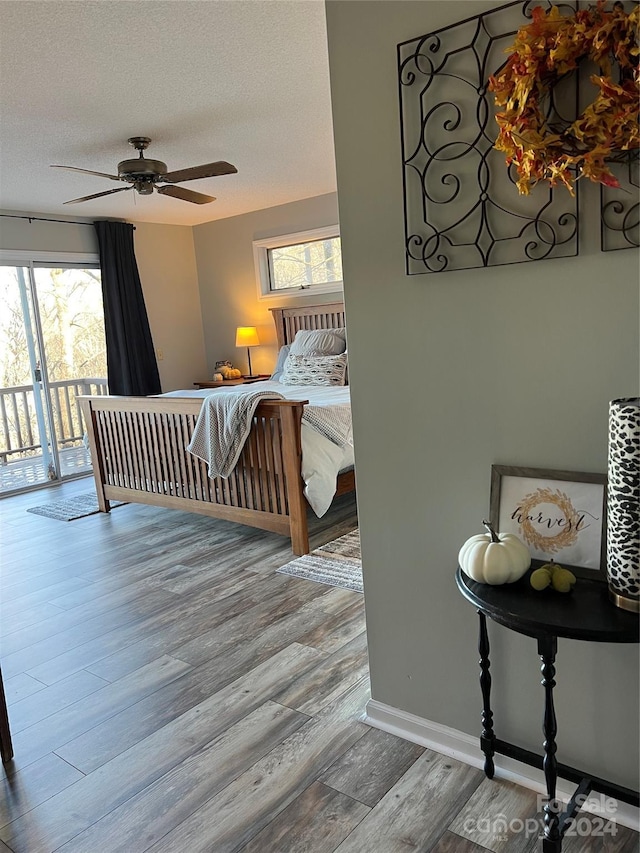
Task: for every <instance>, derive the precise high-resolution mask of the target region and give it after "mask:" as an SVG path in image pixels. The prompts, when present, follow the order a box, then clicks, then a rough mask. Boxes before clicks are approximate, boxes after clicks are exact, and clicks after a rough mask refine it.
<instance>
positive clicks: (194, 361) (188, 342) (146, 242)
mask: <svg viewBox="0 0 640 853" xmlns="http://www.w3.org/2000/svg"><path fill="white" fill-rule="evenodd" d="M2 213H10V211H2ZM18 215H19V216H24V215H25V214H24V213H23V212H20V213H19V214H18ZM32 215H33V216H34V217H38V216H40V217H43V218H44V219H48V218H54V219H62V218H63V217H58V216H55V217H51V214H46V213H43V214H38V213H33V212H32ZM77 222H83V220H82V219H81V218H78V217H75V218H74V220H72V221H71V222H69V223H66V222H65V223H64V224H62V223H60V222H49V221H41V220H39V219H37V218H35V219H33V220H32V221H31V222H30V221H29V220H27V219H18V218H2V219H0V249H6V250H10V251H11V250H12V251H23V252H52V253H55V252H75V253H81V254H87V253H89V254H96V255H97V253H98V241H97V238H96V234H95V230H94V228H93V227H92V223H91V220H86V222H87V224H84V223H83V224H76V223H77ZM134 244H135V251H136V260H137V262H138V270H139V272H140V280H141V282H142V290H143V293H144V298H145V303H146V306H147V314H148V317H149V325H150V327H151V336H152V338H153V342H154V346H155V347H156V350H160V351H161V354H162V356H163V358H162V360H160V361H158V370H159V373H160V380H161V383H162V389H163V391H170V390H173V389H177V388H190V387H192V383H193V382H194V381H195V380H197V379H199V378H202V376H203V375H206V361H205V354H204V336H203V331H202V317H201V314H200V297H199V292H198V278H197V272H196V262H195V254H194V248H193V235H192V229H191V228H190V227H188V226H184V225H152V224H150V223H147V222H143V223H137V224H136V230H135V232H134Z"/></svg>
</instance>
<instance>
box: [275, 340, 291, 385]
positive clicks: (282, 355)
mask: <svg viewBox="0 0 640 853" xmlns="http://www.w3.org/2000/svg"><path fill="white" fill-rule="evenodd" d="M290 349H291V345H290V344H287V345H286V346H283V347H280V351H279V352H278V360H277V362H276V366H275V369H274V371H273V373H272V374H271V379H272V380H273V381H274V382H279V381H280V377H281V376H282V371H283V369H284V363H285V361H286V359H287V356H288V355H289V350H290Z"/></svg>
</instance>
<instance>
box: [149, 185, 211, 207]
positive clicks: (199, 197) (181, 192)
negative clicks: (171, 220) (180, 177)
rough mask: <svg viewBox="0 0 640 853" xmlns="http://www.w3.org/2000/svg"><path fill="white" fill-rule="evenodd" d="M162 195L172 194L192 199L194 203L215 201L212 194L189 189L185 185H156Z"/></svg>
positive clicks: (174, 196)
mask: <svg viewBox="0 0 640 853" xmlns="http://www.w3.org/2000/svg"><path fill="white" fill-rule="evenodd" d="M156 189H157V190H158V192H159V193H161V194H162V195H170V196H171V197H172V198H181V199H182V200H183V201H191V202H193V204H209V202H210V201H215V198H214V197H213V196H212V195H205V194H204V193H196V192H194V191H193V190H187V189H185V188H184V187H156Z"/></svg>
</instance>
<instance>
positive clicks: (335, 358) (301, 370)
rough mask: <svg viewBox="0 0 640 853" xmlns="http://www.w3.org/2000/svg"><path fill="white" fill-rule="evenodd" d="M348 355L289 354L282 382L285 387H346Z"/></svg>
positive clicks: (281, 378)
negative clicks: (345, 377) (345, 376)
mask: <svg viewBox="0 0 640 853" xmlns="http://www.w3.org/2000/svg"><path fill="white" fill-rule="evenodd" d="M346 369H347V354H346V353H342V354H341V355H316V356H312V355H294V354H293V353H291V352H290V353H289V355H288V356H287V360H286V361H285V363H284V369H283V371H282V376H281V377H280V382H281V383H282V384H283V385H344V375H345V372H346Z"/></svg>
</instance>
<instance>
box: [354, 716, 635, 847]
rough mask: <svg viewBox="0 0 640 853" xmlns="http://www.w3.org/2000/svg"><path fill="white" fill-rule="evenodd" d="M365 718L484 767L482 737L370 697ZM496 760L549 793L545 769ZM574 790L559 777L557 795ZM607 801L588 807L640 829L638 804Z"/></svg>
mask: <svg viewBox="0 0 640 853" xmlns="http://www.w3.org/2000/svg"><path fill="white" fill-rule="evenodd" d="M364 721H365V722H366V723H368V724H369V725H370V726H373V727H374V728H376V729H382V731H385V732H389V734H392V735H397V736H398V737H401V738H403V739H404V740H408V741H411V743H417V744H419V745H420V746H425V747H427V748H428V749H432V750H434V752H440V753H442V754H443V755H448V756H449V757H450V758H455V759H457V760H458V761H462V762H464V763H465V764H470V765H471V766H472V767H478V768H480V769H481V770H482V769H484V754H483V752H482V750H481V749H480V744H479V738H477V737H472V736H471V735H468V734H466V733H465V732H461V731H458V730H457V729H451V728H449V727H448V726H443V725H442V724H441V723H434V722H432V721H431V720H425V719H424V718H423V717H417V716H416V715H415V714H409V713H407V712H406V711H401V710H399V709H398V708H393V707H391V705H385V704H384V703H383V702H378V701H376V700H375V699H370V700H369V702H368V703H367V708H366V715H365V718H364ZM494 763H495V775H496V778H497V779H506V780H508V781H510V782H515V783H516V784H518V785H522V786H523V787H524V788H529V789H530V790H532V791H536V793H538V794H544V793H546V790H547V789H546V786H545V782H544V774H543V773H542V770H538V769H537V768H535V767H530V766H529V765H528V764H524V763H523V762H521V761H516V760H515V759H513V758H508V757H507V756H506V755H498V754H496V755H495V756H494ZM574 791H575V785H574V783H572V782H570V781H568V780H563V779H559V780H558V792H557V795H558V798H559V799H562V800H564V801H565V802H566V801H568V800H570V799H571V797H572V796H573V793H574ZM605 802H606V798H603V797H600V795H598V794H597V792H594V793H593V794H592V795H591V796H590V798H589V800H588V802H587V803H586V804H585V806H584V808H585V809H586V810H587V811H589V812H592V813H593V814H598V815H600V816H601V817H603V818H605V819H606V820H614V821H615V822H616V823H619V824H620V825H621V826H626V827H628V828H629V829H634V830H636V832H638V831H640V811H639V810H638V809H637V808H635V806H631V805H629V804H628V803H622V802H618V803H617V804H616V811H615V814H612V813H611V812H610V811H609V812H607V811H605V810H604V805H605Z"/></svg>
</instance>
